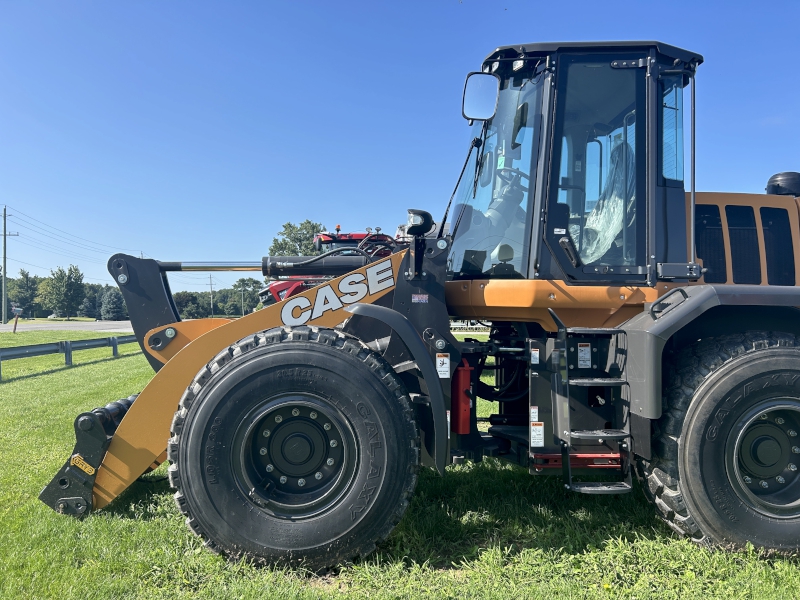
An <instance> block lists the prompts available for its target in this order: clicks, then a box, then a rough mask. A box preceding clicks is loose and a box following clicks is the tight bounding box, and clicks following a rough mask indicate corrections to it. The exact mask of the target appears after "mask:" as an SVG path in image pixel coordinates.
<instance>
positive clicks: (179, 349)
mask: <svg viewBox="0 0 800 600" xmlns="http://www.w3.org/2000/svg"><path fill="white" fill-rule="evenodd" d="M702 60H703V59H702V57H701V56H700V55H699V54H696V53H694V52H690V51H687V50H683V49H680V48H676V47H673V46H669V45H666V44H662V43H659V42H601V43H548V44H523V45H518V46H507V47H501V48H498V49H496V50H495V51H494V52H492V53H491V54H490V55H489V56H488V57H487V58H486V60H485V61H484V62H483V64H482V65H481V68H480V70H479V71H476V72H474V73H470V74H469V75H468V77H467V80H466V84H465V88H464V100H463V108H462V111H463V116H464V117H465V118H466V119H468V120H469V123H470V124H471V126H472V127H473V136H472V142H471V143H470V146H469V151H468V154H467V158H466V161H465V163H464V168H463V169H462V171H461V175H460V176H459V178H458V183H457V185H456V190H455V191H454V193H453V197H452V198H451V200H450V203H448V208H447V210H446V211H445V216H444V217H443V218H442V219H441V221H439V222H438V223H435V222H434V220H433V218H432V217H431V215H430V214H429V213H428V212H425V211H422V210H410V211H409V212H408V225H407V229H406V233H407V235H408V239H409V243H408V246H407V247H398V248H395V249H393V251H392V253H391V254H390V255H388V256H380V257H376V256H374V255H369V254H367V253H364V252H359V251H358V249H356V250H352V249H350V250H347V251H344V250H337V249H334V250H331V251H329V252H326V253H323V254H320V255H318V256H314V257H266V258H264V259H263V260H262V261H261V262H259V263H226V264H219V263H185V262H184V263H178V262H159V261H156V260H148V259H141V258H136V257H133V256H127V255H123V254H118V255H116V256H113V257H112V258H111V259H110V260H109V262H108V268H109V271H110V273H111V275H112V276H113V278H114V280H115V281H116V282H117V283H118V284H119V289H120V290H121V292H122V294H123V296H124V298H125V302H126V304H127V306H128V311H129V313H130V316H131V322H132V324H133V328H134V331H135V333H136V335H137V337H138V339H139V343H140V344H141V347H142V349H143V351H144V353H145V356H146V358H147V360H148V361H149V362H150V364H151V365H152V367H153V369H154V370H155V372H156V374H155V376H154V377H153V379H152V380H151V381H150V383H148V384H147V386H146V387H145V388H144V390H142V392H141V393H140V394H138V396H132V397H130V398H128V399H126V400H122V401H119V402H112V403H111V404H109V405H108V406H106V407H103V408H97V409H95V410H92V411H89V412H85V413H82V414H80V415H79V416H78V417H77V418H76V420H75V424H74V425H75V436H76V444H75V448H74V450H73V452H72V454H71V456H70V457H69V459H68V460H67V462H66V463H65V464H64V466H63V468H62V469H61V470H60V471H59V472H58V473H57V474H56V476H55V477H54V478H53V480H52V481H51V482H50V483H49V484H48V485H47V486H46V487H45V488H44V490H43V491H42V493H41V496H40V497H41V500H42V501H43V502H44V503H45V504H47V505H48V506H50V507H51V508H53V509H54V510H56V511H58V512H60V513H63V514H65V515H72V516H76V517H85V516H87V515H88V514H89V513H90V512H93V511H97V510H102V509H103V507H105V506H106V505H107V504H109V503H110V502H113V501H114V499H115V498H116V497H117V496H119V495H120V494H121V493H122V492H123V491H124V490H125V489H126V488H128V487H129V486H130V485H132V484H134V482H135V481H136V479H137V478H138V477H139V476H140V475H142V473H144V472H146V471H147V470H148V469H152V468H155V467H157V466H158V465H159V464H160V463H162V462H163V461H165V460H169V462H170V466H169V471H168V472H169V479H170V482H171V485H172V487H173V488H175V490H176V492H175V501H176V503H177V506H178V509H179V510H180V511H181V512H182V513H183V514H184V515H185V516H186V523H187V525H188V526H189V527H190V528H191V529H192V531H194V532H195V533H196V534H197V535H200V536H202V538H203V539H204V540H205V543H206V545H207V546H208V547H209V548H210V549H211V550H214V551H215V552H220V553H223V554H225V555H226V556H229V557H232V558H236V557H247V558H248V559H250V560H253V561H255V562H260V563H265V564H276V563H278V564H298V565H300V564H302V565H305V566H307V567H308V568H312V569H321V568H325V567H328V566H331V565H336V564H338V563H341V562H342V561H346V560H349V559H352V558H353V557H356V556H364V555H366V554H368V553H369V552H370V551H372V550H373V548H375V545H376V544H378V543H380V542H381V540H383V539H384V538H386V536H387V535H388V534H389V533H390V532H391V531H392V528H393V527H394V526H395V525H396V524H397V523H398V522H399V521H400V519H401V518H402V516H403V513H404V511H405V510H406V507H407V506H408V503H409V500H410V499H411V497H412V494H413V493H414V488H415V485H416V482H417V473H418V469H419V468H420V466H425V467H432V468H434V469H436V470H437V471H438V472H439V473H440V474H442V475H446V467H447V465H448V464H452V463H459V462H461V461H464V460H471V461H480V460H481V459H482V458H484V457H497V458H499V459H503V460H506V461H510V462H512V463H516V464H519V465H522V466H523V467H526V468H527V469H528V470H529V472H530V474H531V475H537V476H538V475H555V476H557V477H561V480H562V481H563V486H564V490H565V493H566V492H568V491H569V492H576V493H581V494H589V495H591V494H623V493H628V492H630V491H631V490H632V487H633V481H632V478H633V475H634V474H635V475H636V477H637V478H638V479H639V481H640V482H641V483H640V486H641V487H642V488H643V491H644V493H645V494H646V495H647V496H648V497H649V498H650V499H651V500H652V501H653V503H654V505H655V510H656V511H657V513H658V514H659V515H660V516H661V518H663V519H664V520H665V521H666V522H667V523H668V524H669V526H670V527H672V528H673V529H674V530H675V531H677V532H678V533H680V534H683V535H686V536H689V537H690V538H691V539H693V540H696V541H697V542H701V543H707V544H714V545H720V546H725V547H733V548H741V547H745V546H746V545H747V544H750V543H751V544H753V545H754V546H756V547H761V548H767V549H770V550H774V551H779V552H794V551H797V550H798V548H799V547H800V472H798V465H800V436H798V432H800V313H799V312H798V309H797V307H798V306H800V290H799V289H798V287H797V282H798V277H800V262H798V261H797V259H796V253H795V251H794V244H797V243H800V219H799V215H800V211H799V209H798V201H800V198H798V196H800V174H797V173H780V174H778V175H775V176H773V177H772V178H771V179H770V181H769V184H768V187H767V194H765V195H756V194H731V193H696V192H695V190H694V181H695V178H694V163H695V160H694V159H695V153H694V145H695V144H694V140H695V119H694V115H695V93H694V89H695V75H696V70H697V67H698V65H700V64H701V62H702ZM685 90H686V91H687V92H688V91H689V90H690V91H691V93H690V94H687V95H688V96H689V102H688V106H689V111H688V114H687V115H686V119H685V115H684V91H685ZM685 120H686V121H687V122H688V127H686V128H685V127H684V122H685ZM686 129H688V132H687V133H688V137H689V140H690V144H689V147H690V149H691V151H690V152H688V161H687V162H689V165H688V166H689V170H690V174H691V177H690V179H689V181H690V182H691V184H690V188H691V189H690V190H689V191H688V192H687V190H686V189H685V187H686V186H685V184H684V132H685V131H686ZM451 205H452V211H451V210H450V209H451ZM187 270H201V271H209V270H233V271H237V270H260V271H261V272H262V273H263V274H264V275H265V276H267V277H272V278H280V277H293V276H305V275H309V276H321V277H323V278H327V279H323V280H322V281H323V283H321V284H320V285H317V286H316V287H313V288H311V289H307V290H305V291H303V292H302V293H300V294H297V295H295V296H291V297H289V298H286V299H284V300H283V301H280V302H277V303H275V304H273V305H271V306H268V307H267V308H264V309H263V310H260V311H258V312H255V313H253V314H250V315H247V316H244V317H242V318H240V319H236V320H231V321H228V320H223V319H199V320H191V321H182V320H181V319H180V316H179V314H178V311H177V310H176V308H175V304H174V302H173V301H172V296H171V293H170V289H169V284H168V274H169V273H171V272H174V271H187ZM451 319H470V320H479V321H481V322H484V323H487V325H488V327H489V332H490V333H489V335H488V339H470V338H467V339H466V340H465V341H459V340H457V339H456V338H455V337H454V336H453V335H452V334H451V332H450V320H451ZM487 375H490V377H488V378H487V377H486V376H487ZM481 376H484V379H482V378H481ZM479 401H481V402H489V403H492V405H493V406H496V409H495V412H494V414H492V415H491V417H489V418H488V419H482V420H488V424H485V423H480V424H479V419H478V417H477V414H476V405H477V403H478V402H479Z"/></svg>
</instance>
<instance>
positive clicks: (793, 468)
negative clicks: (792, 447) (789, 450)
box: [787, 463, 797, 471]
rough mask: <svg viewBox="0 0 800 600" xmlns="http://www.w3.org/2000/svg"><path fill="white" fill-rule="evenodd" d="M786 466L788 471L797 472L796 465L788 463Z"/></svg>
mask: <svg viewBox="0 0 800 600" xmlns="http://www.w3.org/2000/svg"><path fill="white" fill-rule="evenodd" d="M787 466H788V467H789V470H790V471H797V465H796V464H794V463H789V464H788V465H787Z"/></svg>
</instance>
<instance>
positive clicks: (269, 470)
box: [267, 465, 275, 473]
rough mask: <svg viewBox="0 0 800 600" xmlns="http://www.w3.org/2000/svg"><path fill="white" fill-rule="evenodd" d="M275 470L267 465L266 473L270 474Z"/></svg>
mask: <svg viewBox="0 0 800 600" xmlns="http://www.w3.org/2000/svg"><path fill="white" fill-rule="evenodd" d="M274 470H275V467H273V466H272V465H267V473H272V472H273V471H274Z"/></svg>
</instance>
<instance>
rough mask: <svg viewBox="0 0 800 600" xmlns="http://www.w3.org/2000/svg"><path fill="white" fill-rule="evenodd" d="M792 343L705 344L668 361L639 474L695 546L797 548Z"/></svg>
mask: <svg viewBox="0 0 800 600" xmlns="http://www.w3.org/2000/svg"><path fill="white" fill-rule="evenodd" d="M799 345H800V344H798V340H797V338H795V336H793V335H791V334H785V333H775V332H773V333H769V332H748V333H746V334H736V335H727V336H722V337H718V338H711V339H707V340H701V341H700V342H697V343H695V344H693V345H692V346H690V347H689V348H686V349H684V350H682V351H681V352H680V354H679V355H678V356H676V357H675V359H674V360H673V361H667V364H666V365H665V373H664V382H665V387H664V395H663V404H664V413H663V416H662V417H661V419H660V420H659V421H658V424H657V428H656V429H657V431H656V434H655V439H654V443H653V459H652V460H651V461H644V460H641V459H640V460H639V462H638V463H637V473H638V474H639V476H640V478H641V479H643V480H644V483H645V487H646V493H647V494H648V496H649V497H650V499H651V500H653V502H654V503H655V505H656V508H657V510H658V512H659V514H660V516H661V517H662V518H663V519H664V520H665V521H666V523H667V524H668V525H669V526H670V527H671V528H672V529H674V530H675V531H676V532H678V533H680V534H682V535H688V536H691V538H692V539H693V540H695V541H697V542H700V543H705V544H713V545H721V546H726V547H733V548H744V547H746V545H747V544H748V543H752V544H753V545H754V546H757V547H762V548H767V549H770V550H776V551H779V552H792V551H796V550H797V549H798V548H799V547H800V471H799V470H798V466H800V436H798V432H800V348H798V346H799Z"/></svg>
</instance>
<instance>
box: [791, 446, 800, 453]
mask: <svg viewBox="0 0 800 600" xmlns="http://www.w3.org/2000/svg"><path fill="white" fill-rule="evenodd" d="M792 452H793V453H794V454H800V446H792Z"/></svg>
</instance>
